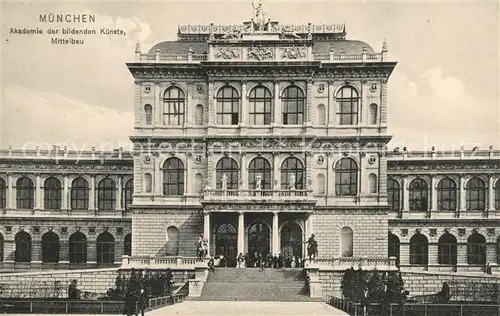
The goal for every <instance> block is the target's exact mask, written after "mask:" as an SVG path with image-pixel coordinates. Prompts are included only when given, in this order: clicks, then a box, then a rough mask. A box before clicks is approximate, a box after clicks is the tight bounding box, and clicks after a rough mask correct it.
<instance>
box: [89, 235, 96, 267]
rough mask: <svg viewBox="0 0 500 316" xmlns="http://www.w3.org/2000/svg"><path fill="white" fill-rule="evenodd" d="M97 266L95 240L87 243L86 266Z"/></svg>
mask: <svg viewBox="0 0 500 316" xmlns="http://www.w3.org/2000/svg"><path fill="white" fill-rule="evenodd" d="M96 264H97V243H96V240H95V238H92V240H88V241H87V265H88V266H89V267H95V266H96Z"/></svg>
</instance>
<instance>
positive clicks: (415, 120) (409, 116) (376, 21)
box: [0, 0, 500, 150]
mask: <svg viewBox="0 0 500 316" xmlns="http://www.w3.org/2000/svg"><path fill="white" fill-rule="evenodd" d="M1 6H2V7H1V11H0V12H1V19H0V20H1V21H2V29H1V36H2V38H1V43H2V45H1V56H2V58H1V74H2V76H1V78H0V79H1V87H2V90H1V91H2V99H1V100H2V101H1V102H2V103H1V106H0V123H1V127H0V148H7V147H8V146H9V145H12V146H13V148H34V147H35V146H36V144H39V145H40V146H41V148H42V149H43V148H51V147H52V145H53V144H58V145H60V146H61V147H63V146H68V148H69V149H70V150H71V149H75V150H76V149H80V150H81V149H90V148H91V147H92V146H93V145H94V146H96V147H97V148H102V149H111V148H118V147H120V146H123V147H124V148H129V147H130V141H129V140H128V137H129V136H130V135H133V132H134V131H133V107H134V79H133V77H132V75H131V74H130V73H129V71H128V69H127V67H126V65H125V63H126V62H132V61H133V60H134V49H135V45H136V43H137V42H139V43H140V45H141V49H142V51H143V52H146V51H147V50H148V49H149V48H150V47H152V46H153V45H154V44H155V43H157V42H160V41H164V40H175V39H176V33H177V25H178V24H209V23H211V22H213V23H215V24H241V23H242V22H243V21H247V20H249V19H250V17H251V15H252V4H251V0H247V1H203V2H201V1H199V2H197V1H182V2H174V1H144V2H139V1H87V2H85V1H78V2H77V1H64V2H57V1H50V2H49V1H9V0H8V1H3V2H2V3H1ZM263 9H264V11H265V12H266V13H267V14H268V16H269V17H270V18H271V19H272V20H277V21H280V22H281V23H284V24H307V23H309V22H311V23H313V24H321V23H323V24H339V23H342V24H343V23H345V24H346V25H347V39H352V40H362V41H365V42H367V43H368V44H369V45H370V46H371V47H373V48H374V49H375V51H380V50H381V47H382V43H383V40H384V38H385V37H386V38H387V43H388V47H389V58H390V59H391V60H393V61H397V62H398V64H397V66H396V68H395V70H394V72H393V73H392V75H391V77H390V79H389V87H388V90H389V97H388V126H389V133H390V134H391V135H393V139H392V140H391V143H390V144H389V148H393V147H402V146H406V147H408V149H410V150H429V149H430V148H431V146H436V148H437V149H438V150H441V149H443V150H444V149H458V148H460V146H464V147H465V148H466V149H472V148H473V147H476V146H477V147H479V148H481V149H487V148H488V147H489V146H490V145H493V146H494V147H495V148H497V149H500V106H499V104H500V102H499V95H500V93H499V72H500V64H499V2H498V1H494V0H491V1H481V2H479V1H476V2H465V1H455V2H436V1H433V2H430V1H420V2H408V1H384V2H376V1H370V2H353V1H349V2H347V1H343V2H339V1H319V2H315V1H305V0H296V1H272V0H264V1H263ZM49 13H55V14H57V13H64V14H66V13H69V14H85V13H87V14H94V15H95V16H96V23H94V24H92V25H89V24H76V23H64V24H62V25H61V24H52V25H50V24H47V23H39V15H40V14H49ZM86 26H88V27H91V28H96V29H99V28H100V27H109V28H113V29H114V28H120V29H123V30H124V31H126V33H127V34H126V36H116V35H112V36H105V35H94V36H78V38H83V39H84V40H85V43H84V44H83V45H56V44H51V43H50V38H51V36H50V35H47V34H43V35H19V34H10V30H11V28H37V27H38V28H40V29H43V30H44V31H47V30H48V28H50V27H52V28H61V27H79V28H80V27H86Z"/></svg>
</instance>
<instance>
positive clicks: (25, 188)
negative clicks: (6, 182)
mask: <svg viewBox="0 0 500 316" xmlns="http://www.w3.org/2000/svg"><path fill="white" fill-rule="evenodd" d="M16 207H17V208H18V209H28V210H31V209H33V208H34V207H35V186H34V184H33V180H31V179H30V178H28V177H21V178H19V179H17V182H16Z"/></svg>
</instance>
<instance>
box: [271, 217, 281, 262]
mask: <svg viewBox="0 0 500 316" xmlns="http://www.w3.org/2000/svg"><path fill="white" fill-rule="evenodd" d="M278 230H279V227H278V212H274V213H273V239H272V240H273V241H272V242H273V250H272V252H273V255H274V254H278V253H279V252H280V240H279V232H278Z"/></svg>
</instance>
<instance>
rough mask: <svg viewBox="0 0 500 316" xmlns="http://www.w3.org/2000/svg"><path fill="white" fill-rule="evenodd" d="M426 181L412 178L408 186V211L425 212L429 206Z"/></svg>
mask: <svg viewBox="0 0 500 316" xmlns="http://www.w3.org/2000/svg"><path fill="white" fill-rule="evenodd" d="M428 195H429V192H428V189H427V182H425V180H424V179H420V178H417V179H414V180H413V181H412V182H411V183H410V187H409V200H410V211H417V212H426V211H427V209H428V208H429V202H428Z"/></svg>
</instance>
